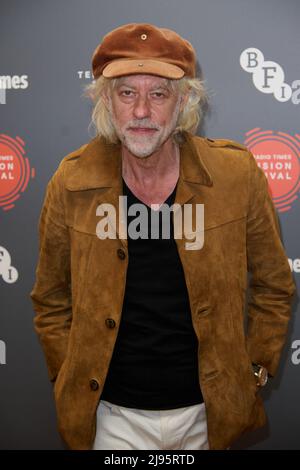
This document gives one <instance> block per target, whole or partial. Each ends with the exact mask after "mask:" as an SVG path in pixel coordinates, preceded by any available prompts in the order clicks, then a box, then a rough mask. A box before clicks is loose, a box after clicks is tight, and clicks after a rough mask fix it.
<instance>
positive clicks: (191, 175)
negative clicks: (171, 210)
mask: <svg viewBox="0 0 300 470" xmlns="http://www.w3.org/2000/svg"><path fill="white" fill-rule="evenodd" d="M198 143H199V144H200V145H197V147H196V145H195V142H194V141H193V136H192V134H190V133H189V132H184V133H183V142H182V143H180V144H179V145H180V176H179V179H180V180H182V181H185V182H188V183H196V184H202V185H205V186H212V184H213V182H212V178H211V175H210V173H209V171H208V169H207V167H206V165H205V163H204V161H203V158H202V156H201V155H204V154H207V153H208V152H209V151H210V148H209V146H208V145H207V144H206V142H205V139H204V138H198ZM73 155H74V154H73ZM121 155H122V154H121V144H110V143H108V142H107V141H105V140H104V139H101V138H99V137H96V138H94V139H93V140H91V141H90V142H89V143H88V144H87V145H86V147H85V148H84V150H83V152H82V153H81V155H80V157H79V158H78V159H76V160H75V161H74V159H72V158H70V160H69V162H70V163H71V162H72V164H73V165H74V166H73V168H72V170H71V169H70V170H71V171H68V172H67V175H66V187H67V189H68V190H70V191H81V190H87V189H96V188H112V187H116V186H117V187H120V181H121V178H122V160H121V158H122V157H121Z"/></svg>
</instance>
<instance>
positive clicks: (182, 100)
mask: <svg viewBox="0 0 300 470" xmlns="http://www.w3.org/2000/svg"><path fill="white" fill-rule="evenodd" d="M188 99H189V94H188V93H186V94H185V95H182V97H181V100H180V112H181V111H182V110H183V109H184V107H185V105H186V104H187V101H188Z"/></svg>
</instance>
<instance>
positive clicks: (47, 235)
mask: <svg viewBox="0 0 300 470" xmlns="http://www.w3.org/2000/svg"><path fill="white" fill-rule="evenodd" d="M62 173H63V164H62V163H61V164H60V166H59V167H58V169H57V170H56V172H55V173H54V175H53V176H52V178H51V180H50V182H49V183H48V186H47V190H46V195H45V199H44V203H43V207H42V211H41V214H40V219H39V259H38V264H37V268H36V280H35V284H34V286H33V290H32V291H31V293H30V297H31V299H32V302H33V308H34V310H35V317H34V327H35V330H36V332H37V334H38V336H39V339H40V342H41V344H42V347H43V351H44V354H45V357H46V362H47V367H48V372H49V376H50V380H51V381H55V379H56V376H57V374H58V372H59V369H60V367H61V365H62V363H63V361H64V359H65V356H66V351H67V346H68V336H69V331H70V327H71V321H72V297H71V273H70V242H69V234H68V228H67V226H66V225H65V217H64V203H63V187H62Z"/></svg>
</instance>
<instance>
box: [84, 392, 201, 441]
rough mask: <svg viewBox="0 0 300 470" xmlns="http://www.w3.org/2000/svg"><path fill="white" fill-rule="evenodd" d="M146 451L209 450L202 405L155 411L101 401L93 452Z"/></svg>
mask: <svg viewBox="0 0 300 470" xmlns="http://www.w3.org/2000/svg"><path fill="white" fill-rule="evenodd" d="M148 449H151V450H155V449H161V450H163V449H168V450H170V449H182V450H185V449H188V450H207V449H209V445H208V440H207V423H206V410H205V404H204V403H201V404H198V405H193V406H187V407H184V408H176V409H172V410H161V411H156V410H140V409H136V408H125V407H124V406H119V405H115V404H112V403H110V402H108V401H105V400H100V402H99V405H98V409H97V431H96V437H95V441H94V445H93V450H148Z"/></svg>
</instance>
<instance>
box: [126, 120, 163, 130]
mask: <svg viewBox="0 0 300 470" xmlns="http://www.w3.org/2000/svg"><path fill="white" fill-rule="evenodd" d="M132 127H134V128H135V129H155V130H157V131H159V130H160V126H159V125H158V124H155V123H152V122H149V121H148V120H145V119H142V120H139V121H130V122H129V123H127V126H126V130H127V129H130V128H132Z"/></svg>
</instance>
